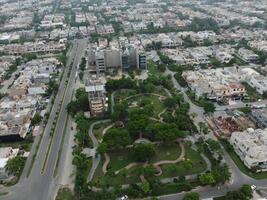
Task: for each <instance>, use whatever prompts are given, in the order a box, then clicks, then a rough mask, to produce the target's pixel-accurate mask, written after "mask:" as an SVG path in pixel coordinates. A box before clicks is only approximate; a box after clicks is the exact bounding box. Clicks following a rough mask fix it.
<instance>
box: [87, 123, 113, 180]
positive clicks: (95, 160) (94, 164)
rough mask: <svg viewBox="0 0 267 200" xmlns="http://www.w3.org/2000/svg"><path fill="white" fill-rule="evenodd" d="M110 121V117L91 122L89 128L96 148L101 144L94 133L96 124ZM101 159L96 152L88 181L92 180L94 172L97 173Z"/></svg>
mask: <svg viewBox="0 0 267 200" xmlns="http://www.w3.org/2000/svg"><path fill="white" fill-rule="evenodd" d="M110 121H111V120H110V119H106V120H99V121H97V122H94V123H92V124H91V126H90V128H89V137H90V138H91V140H92V141H93V147H94V149H97V147H98V145H99V143H98V141H97V139H96V137H95V135H94V134H93V129H94V126H95V125H97V124H101V123H106V122H110ZM100 159H101V156H100V155H99V154H95V155H94V156H93V163H92V167H91V169H90V172H89V174H88V177H87V182H90V181H92V179H93V177H94V174H95V171H96V169H97V167H98V165H99V162H100Z"/></svg>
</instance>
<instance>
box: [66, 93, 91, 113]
mask: <svg viewBox="0 0 267 200" xmlns="http://www.w3.org/2000/svg"><path fill="white" fill-rule="evenodd" d="M75 98H76V100H74V101H71V102H70V103H69V104H68V106H67V110H68V112H69V113H70V114H71V115H72V116H74V115H75V114H77V113H78V112H81V111H87V110H88V109H89V100H88V94H87V92H86V91H85V89H84V88H79V89H78V90H77V91H76V93H75Z"/></svg>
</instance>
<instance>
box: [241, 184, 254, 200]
mask: <svg viewBox="0 0 267 200" xmlns="http://www.w3.org/2000/svg"><path fill="white" fill-rule="evenodd" d="M240 192H242V193H243V194H244V195H245V196H246V197H248V198H252V197H253V191H252V189H251V186H250V185H248V184H245V185H242V187H241V188H240Z"/></svg>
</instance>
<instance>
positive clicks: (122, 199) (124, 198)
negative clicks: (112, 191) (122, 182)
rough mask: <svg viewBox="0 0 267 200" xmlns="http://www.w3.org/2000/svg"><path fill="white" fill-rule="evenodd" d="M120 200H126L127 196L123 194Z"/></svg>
mask: <svg viewBox="0 0 267 200" xmlns="http://www.w3.org/2000/svg"><path fill="white" fill-rule="evenodd" d="M120 200H128V196H127V195H124V196H123V197H121V198H120Z"/></svg>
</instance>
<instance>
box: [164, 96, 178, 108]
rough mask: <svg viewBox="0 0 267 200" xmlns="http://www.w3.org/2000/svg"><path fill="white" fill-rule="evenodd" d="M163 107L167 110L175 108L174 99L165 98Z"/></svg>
mask: <svg viewBox="0 0 267 200" xmlns="http://www.w3.org/2000/svg"><path fill="white" fill-rule="evenodd" d="M164 105H165V106H166V107H167V108H169V109H172V108H175V106H176V101H175V99H174V98H167V99H166V100H165V101H164Z"/></svg>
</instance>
